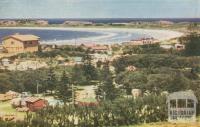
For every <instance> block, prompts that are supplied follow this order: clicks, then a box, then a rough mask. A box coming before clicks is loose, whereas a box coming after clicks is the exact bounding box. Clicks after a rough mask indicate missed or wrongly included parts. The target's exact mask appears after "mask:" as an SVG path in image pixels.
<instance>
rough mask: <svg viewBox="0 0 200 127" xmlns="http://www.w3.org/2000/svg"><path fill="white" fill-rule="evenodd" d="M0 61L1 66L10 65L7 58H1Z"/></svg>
mask: <svg viewBox="0 0 200 127" xmlns="http://www.w3.org/2000/svg"><path fill="white" fill-rule="evenodd" d="M1 63H2V65H3V66H8V65H10V63H11V61H10V60H9V59H7V58H3V59H2V60H1Z"/></svg>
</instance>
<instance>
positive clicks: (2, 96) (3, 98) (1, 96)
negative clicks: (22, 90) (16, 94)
mask: <svg viewBox="0 0 200 127" xmlns="http://www.w3.org/2000/svg"><path fill="white" fill-rule="evenodd" d="M11 99H13V96H12V95H9V94H0V101H7V100H11Z"/></svg>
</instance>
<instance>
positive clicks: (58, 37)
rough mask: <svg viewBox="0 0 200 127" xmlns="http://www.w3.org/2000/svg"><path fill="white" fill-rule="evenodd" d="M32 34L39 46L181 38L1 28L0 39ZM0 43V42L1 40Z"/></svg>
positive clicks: (165, 33) (139, 32)
mask: <svg viewBox="0 0 200 127" xmlns="http://www.w3.org/2000/svg"><path fill="white" fill-rule="evenodd" d="M16 33H19V34H33V35H37V36H39V37H40V43H41V44H57V45H65V44H84V43H96V44H115V43H118V44H120V43H122V42H126V41H130V40H134V39H139V38H143V37H153V38H155V39H158V40H167V39H171V38H175V37H179V36H182V35H183V34H182V33H179V32H176V31H170V30H149V29H148V30H147V29H128V28H53V27H44V28H43V27H42V28H41V27H2V28H0V38H1V39H2V38H3V37H5V36H8V35H12V34H16ZM1 41H2V40H1Z"/></svg>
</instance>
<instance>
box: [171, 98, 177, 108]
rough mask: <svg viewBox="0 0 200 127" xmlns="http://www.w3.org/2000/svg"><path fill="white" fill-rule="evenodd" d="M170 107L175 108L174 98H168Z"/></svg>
mask: <svg viewBox="0 0 200 127" xmlns="http://www.w3.org/2000/svg"><path fill="white" fill-rule="evenodd" d="M170 108H176V100H170Z"/></svg>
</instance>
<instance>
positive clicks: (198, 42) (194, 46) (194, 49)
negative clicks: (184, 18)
mask: <svg viewBox="0 0 200 127" xmlns="http://www.w3.org/2000/svg"><path fill="white" fill-rule="evenodd" d="M180 41H181V43H184V44H185V50H184V54H185V55H186V56H200V50H199V49H200V35H198V34H196V33H191V34H190V35H188V36H186V37H182V38H181V39H180Z"/></svg>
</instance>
